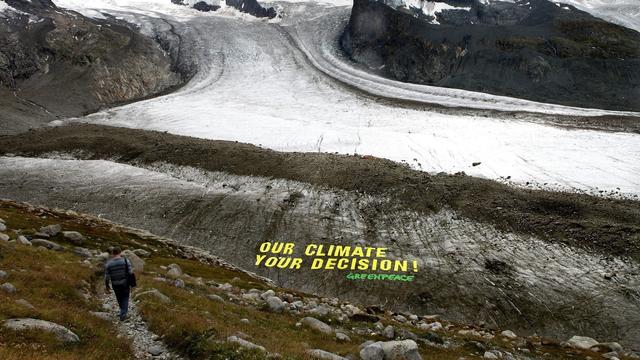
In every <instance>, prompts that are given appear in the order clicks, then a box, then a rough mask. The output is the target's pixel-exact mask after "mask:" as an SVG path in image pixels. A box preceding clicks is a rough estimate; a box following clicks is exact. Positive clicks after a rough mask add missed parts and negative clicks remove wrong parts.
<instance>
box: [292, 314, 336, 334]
mask: <svg viewBox="0 0 640 360" xmlns="http://www.w3.org/2000/svg"><path fill="white" fill-rule="evenodd" d="M300 323H301V324H302V325H305V326H307V327H308V328H310V329H313V330H315V331H318V332H321V333H323V334H327V335H331V334H333V329H332V328H331V326H329V325H327V324H326V323H324V322H322V321H320V320H318V319H316V318H313V317H310V316H307V317H305V318H303V319H302V320H300Z"/></svg>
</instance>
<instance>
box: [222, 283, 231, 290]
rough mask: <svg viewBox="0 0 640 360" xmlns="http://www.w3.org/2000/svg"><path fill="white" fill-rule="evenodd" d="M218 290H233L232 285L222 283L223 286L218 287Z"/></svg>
mask: <svg viewBox="0 0 640 360" xmlns="http://www.w3.org/2000/svg"><path fill="white" fill-rule="evenodd" d="M218 289H220V290H222V291H231V290H233V285H231V284H229V283H224V284H221V285H220V286H218Z"/></svg>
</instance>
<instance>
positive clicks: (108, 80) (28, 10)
mask: <svg viewBox="0 0 640 360" xmlns="http://www.w3.org/2000/svg"><path fill="white" fill-rule="evenodd" d="M6 3H7V4H8V5H9V6H11V7H12V8H10V9H7V10H5V11H4V12H3V13H2V16H1V17H0V93H1V94H2V96H0V98H1V99H0V107H1V108H2V115H0V125H2V126H1V127H0V131H1V132H2V133H11V132H17V131H22V130H26V129H27V128H29V127H35V126H38V125H39V124H42V123H43V122H46V121H50V120H52V119H55V118H59V117H68V116H79V115H82V114H85V113H89V112H93V111H96V110H98V109H100V108H103V107H107V106H110V105H113V104H117V103H122V102H126V101H131V100H135V99H140V98H144V97H147V96H151V95H154V94H158V93H160V92H162V91H164V90H166V89H168V88H170V87H172V86H176V85H178V84H180V83H181V82H182V80H183V79H182V76H181V75H180V74H179V71H178V70H177V69H176V68H175V66H174V65H173V64H172V59H171V57H170V56H169V55H168V54H167V53H166V52H165V51H163V50H162V49H161V47H160V46H159V44H158V43H156V42H155V41H153V40H152V39H149V38H146V37H144V36H142V35H141V34H139V33H138V32H137V31H136V30H135V29H133V28H132V27H130V25H129V24H126V23H123V22H121V21H118V20H116V19H113V18H111V19H107V20H98V19H89V18H86V17H83V16H81V15H80V14H77V13H75V12H70V11H66V10H64V9H59V8H57V7H56V6H55V5H54V4H53V3H52V2H51V1H50V0H38V1H23V0H7V1H6Z"/></svg>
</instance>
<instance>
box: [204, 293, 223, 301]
mask: <svg viewBox="0 0 640 360" xmlns="http://www.w3.org/2000/svg"><path fill="white" fill-rule="evenodd" d="M207 297H208V298H209V299H210V300H213V301H219V302H224V299H223V298H222V297H221V296H220V295H216V294H209V295H207Z"/></svg>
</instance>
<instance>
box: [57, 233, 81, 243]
mask: <svg viewBox="0 0 640 360" xmlns="http://www.w3.org/2000/svg"><path fill="white" fill-rule="evenodd" d="M62 236H64V238H65V239H66V240H67V241H69V242H70V243H72V244H74V245H82V243H84V240H85V239H84V235H82V234H80V233H79V232H77V231H63V232H62Z"/></svg>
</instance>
